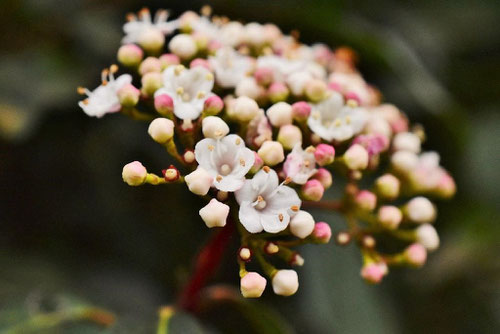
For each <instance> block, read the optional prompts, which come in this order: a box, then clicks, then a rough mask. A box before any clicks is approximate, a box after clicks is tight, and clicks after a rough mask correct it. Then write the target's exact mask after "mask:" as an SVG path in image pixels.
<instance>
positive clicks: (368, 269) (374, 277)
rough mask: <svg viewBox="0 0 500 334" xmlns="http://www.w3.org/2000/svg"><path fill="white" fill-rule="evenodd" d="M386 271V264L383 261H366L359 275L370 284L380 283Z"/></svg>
mask: <svg viewBox="0 0 500 334" xmlns="http://www.w3.org/2000/svg"><path fill="white" fill-rule="evenodd" d="M386 273H387V265H386V264H385V263H368V264H366V265H364V266H363V268H361V277H363V279H364V280H365V281H366V282H368V283H371V284H377V283H380V282H381V281H382V278H384V276H385V274H386Z"/></svg>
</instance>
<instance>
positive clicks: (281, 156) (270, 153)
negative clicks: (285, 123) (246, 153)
mask: <svg viewBox="0 0 500 334" xmlns="http://www.w3.org/2000/svg"><path fill="white" fill-rule="evenodd" d="M257 153H258V154H259V156H260V157H261V158H262V160H263V161H264V163H265V164H266V165H269V166H275V165H277V164H279V163H280V162H283V160H285V152H284V151H283V145H281V144H280V143H279V142H277V141H271V140H267V141H265V142H264V143H263V144H262V146H261V147H260V148H259V150H258V151H257Z"/></svg>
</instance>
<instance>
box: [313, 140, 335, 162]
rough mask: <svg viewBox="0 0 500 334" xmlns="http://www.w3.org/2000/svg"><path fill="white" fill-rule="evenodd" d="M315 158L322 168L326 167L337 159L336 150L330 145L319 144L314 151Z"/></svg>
mask: <svg viewBox="0 0 500 334" xmlns="http://www.w3.org/2000/svg"><path fill="white" fill-rule="evenodd" d="M314 158H315V159H316V162H317V163H318V165H320V166H326V165H329V164H331V163H332V162H333V160H334V159H335V148H333V146H332V145H328V144H319V145H318V146H316V150H315V151H314Z"/></svg>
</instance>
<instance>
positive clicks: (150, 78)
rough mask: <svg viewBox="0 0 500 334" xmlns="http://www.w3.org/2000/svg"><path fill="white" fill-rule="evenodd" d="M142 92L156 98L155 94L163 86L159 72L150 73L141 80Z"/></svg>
mask: <svg viewBox="0 0 500 334" xmlns="http://www.w3.org/2000/svg"><path fill="white" fill-rule="evenodd" d="M141 83H142V87H141V89H142V92H143V93H144V94H146V95H149V96H154V94H155V92H156V91H157V90H158V89H160V87H161V86H163V79H162V77H161V73H159V72H148V73H146V74H144V75H143V76H142V78H141Z"/></svg>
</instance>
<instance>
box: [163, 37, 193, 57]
mask: <svg viewBox="0 0 500 334" xmlns="http://www.w3.org/2000/svg"><path fill="white" fill-rule="evenodd" d="M168 47H169V48H170V51H172V53H174V54H175V55H177V56H179V58H181V59H189V58H192V57H193V56H194V55H195V54H196V52H198V47H197V46H196V42H195V40H194V39H193V37H191V35H188V34H178V35H175V36H174V37H173V38H172V39H171V40H170V43H169V44H168Z"/></svg>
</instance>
